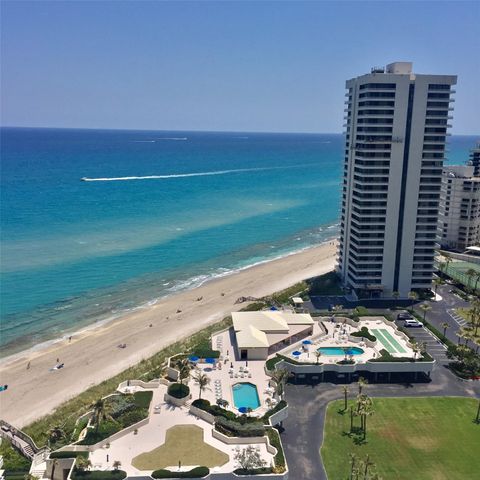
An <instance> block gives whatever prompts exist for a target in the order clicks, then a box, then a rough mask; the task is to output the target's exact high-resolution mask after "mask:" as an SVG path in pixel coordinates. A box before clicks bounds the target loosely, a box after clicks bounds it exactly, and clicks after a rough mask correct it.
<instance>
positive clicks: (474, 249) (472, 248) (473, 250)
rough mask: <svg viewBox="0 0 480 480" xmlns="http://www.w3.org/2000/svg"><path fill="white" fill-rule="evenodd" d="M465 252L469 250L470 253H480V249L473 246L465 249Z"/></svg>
mask: <svg viewBox="0 0 480 480" xmlns="http://www.w3.org/2000/svg"><path fill="white" fill-rule="evenodd" d="M467 250H471V251H472V252H480V247H477V246H476V245H474V246H473V247H467Z"/></svg>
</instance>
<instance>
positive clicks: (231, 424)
mask: <svg viewBox="0 0 480 480" xmlns="http://www.w3.org/2000/svg"><path fill="white" fill-rule="evenodd" d="M215 428H216V429H217V430H218V431H219V432H221V433H223V434H224V435H227V436H229V437H263V435H265V427H264V426H263V423H260V422H259V421H257V420H256V419H254V420H253V421H251V422H249V423H245V424H243V425H242V424H241V423H239V422H236V421H233V420H228V419H226V418H224V417H215Z"/></svg>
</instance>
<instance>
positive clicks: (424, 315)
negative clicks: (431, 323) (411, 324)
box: [420, 303, 432, 322]
mask: <svg viewBox="0 0 480 480" xmlns="http://www.w3.org/2000/svg"><path fill="white" fill-rule="evenodd" d="M431 309H432V307H431V306H430V305H428V304H427V303H422V304H421V305H420V310H422V311H423V321H424V322H425V317H426V316H427V312H428V311H429V310H431Z"/></svg>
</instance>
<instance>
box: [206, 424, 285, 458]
mask: <svg viewBox="0 0 480 480" xmlns="http://www.w3.org/2000/svg"><path fill="white" fill-rule="evenodd" d="M212 437H213V438H216V439H217V440H220V441H221V442H223V443H226V444H227V445H250V444H252V443H265V444H266V445H267V451H268V453H271V454H272V455H275V454H276V453H277V449H276V448H274V447H272V446H271V445H270V444H269V443H268V437H228V436H227V435H224V434H223V433H220V432H219V431H217V430H215V429H213V430H212ZM268 447H270V449H272V448H273V451H271V450H269V448H268Z"/></svg>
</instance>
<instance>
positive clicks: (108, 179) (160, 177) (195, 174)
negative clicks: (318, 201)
mask: <svg viewBox="0 0 480 480" xmlns="http://www.w3.org/2000/svg"><path fill="white" fill-rule="evenodd" d="M309 166H312V164H306V165H286V166H283V167H255V168H236V169H231V170H215V171H212V172H193V173H174V174H171V175H145V176H140V177H100V178H89V177H83V178H82V180H83V181H84V182H125V181H129V180H165V179H169V178H185V177H206V176H212V175H228V174H229V173H242V172H261V171H266V170H286V169H290V168H303V167H309Z"/></svg>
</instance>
